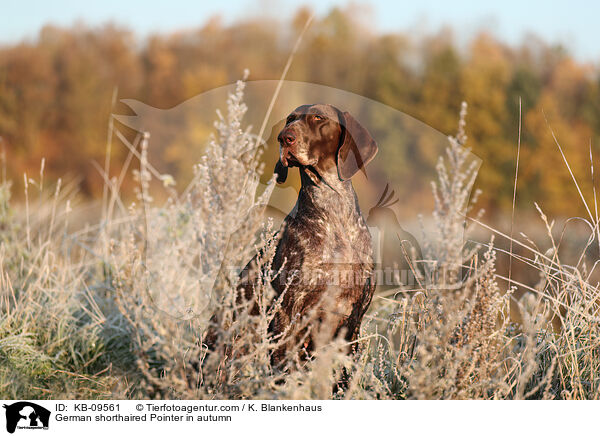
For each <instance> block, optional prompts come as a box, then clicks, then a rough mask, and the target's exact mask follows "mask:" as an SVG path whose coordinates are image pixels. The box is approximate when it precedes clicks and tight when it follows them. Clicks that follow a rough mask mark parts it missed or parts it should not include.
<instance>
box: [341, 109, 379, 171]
mask: <svg viewBox="0 0 600 436" xmlns="http://www.w3.org/2000/svg"><path fill="white" fill-rule="evenodd" d="M340 124H341V125H342V136H343V137H342V143H341V145H340V147H339V148H338V151H337V170H338V176H339V177H340V179H341V180H348V179H350V178H351V177H352V176H353V175H354V174H356V172H357V171H358V170H360V169H362V170H363V171H364V167H365V165H367V164H368V163H369V162H370V161H371V160H372V159H373V158H374V157H375V155H376V154H377V149H378V148H377V143H376V142H375V140H374V139H373V137H372V136H371V135H370V134H369V132H368V131H367V129H365V128H364V127H363V126H362V125H361V124H360V123H359V122H358V121H356V119H355V118H354V117H353V116H352V115H350V114H349V113H348V112H341V113H340Z"/></svg>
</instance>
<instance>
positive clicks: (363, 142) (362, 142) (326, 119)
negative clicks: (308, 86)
mask: <svg viewBox="0 0 600 436" xmlns="http://www.w3.org/2000/svg"><path fill="white" fill-rule="evenodd" d="M277 140H278V141H279V145H280V150H279V161H278V162H277V165H276V166H275V173H276V174H277V182H278V183H283V182H285V180H286V178H287V172H288V168H289V167H293V166H297V167H300V169H301V170H305V171H306V173H307V174H308V175H309V177H310V178H311V179H312V180H313V181H314V182H315V183H318V182H319V180H320V179H322V178H325V177H326V175H327V176H332V175H333V174H334V173H335V175H336V177H338V178H339V179H340V180H342V181H344V180H348V179H350V178H351V177H352V176H353V175H354V174H356V172H357V171H358V170H360V169H363V168H364V166H365V165H367V163H369V162H370V161H371V159H373V157H375V154H376V153H377V144H376V143H375V140H374V139H373V138H372V137H371V135H370V134H369V132H368V131H367V129H365V128H364V127H363V126H362V125H360V123H359V122H358V121H356V119H355V118H354V117H353V116H352V115H350V114H349V113H348V112H342V111H340V110H339V109H337V108H335V107H333V106H331V105H327V104H313V105H303V106H300V107H298V108H296V109H295V110H294V111H293V112H292V113H291V114H290V115H289V116H288V117H287V120H286V123H285V126H284V128H283V129H282V130H281V132H280V133H279V136H278V137H277Z"/></svg>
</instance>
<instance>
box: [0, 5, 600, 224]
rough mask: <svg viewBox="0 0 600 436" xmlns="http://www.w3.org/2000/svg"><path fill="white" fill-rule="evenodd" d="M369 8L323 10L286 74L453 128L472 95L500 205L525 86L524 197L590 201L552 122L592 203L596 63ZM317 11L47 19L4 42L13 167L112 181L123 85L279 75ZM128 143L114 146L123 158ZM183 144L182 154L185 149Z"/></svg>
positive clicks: (159, 98)
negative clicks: (380, 25) (171, 19)
mask: <svg viewBox="0 0 600 436" xmlns="http://www.w3.org/2000/svg"><path fill="white" fill-rule="evenodd" d="M359 12H360V11H358V13H357V12H356V11H353V10H351V9H333V10H332V11H331V12H330V13H329V14H328V15H327V16H324V17H322V18H319V19H316V20H315V21H314V22H313V23H312V25H311V27H310V29H309V31H308V32H307V33H306V35H305V38H304V39H303V41H302V44H301V47H300V49H299V52H298V54H297V55H296V57H295V58H294V61H293V64H292V68H291V70H290V72H289V74H288V77H287V78H288V79H290V80H299V81H308V82H313V83H318V84H323V85H328V86H331V87H335V88H341V89H345V90H347V91H350V92H353V93H356V94H360V95H364V96H366V97H369V98H372V99H375V100H378V101H381V102H382V103H385V104H387V105H389V106H392V107H394V108H396V109H398V110H401V111H403V112H406V113H408V114H410V115H412V116H414V117H415V118H418V119H420V120H422V121H423V122H425V123H426V124H429V125H431V126H432V127H434V128H436V129H438V130H440V131H441V132H443V133H445V134H451V133H453V132H454V131H455V129H456V124H457V119H458V112H459V109H460V104H461V101H463V100H465V101H467V102H468V104H469V115H468V119H467V120H468V125H467V133H468V135H469V144H470V146H471V147H472V149H473V152H474V153H475V154H477V155H478V156H480V157H481V158H482V159H483V167H482V169H481V171H480V175H479V178H478V182H477V183H478V185H479V187H480V188H482V189H483V190H484V196H483V197H482V202H483V205H484V206H485V207H486V208H487V209H488V210H491V211H492V212H494V211H508V210H510V208H511V203H512V189H513V177H514V167H515V158H516V149H517V138H518V123H519V97H521V98H522V123H523V130H522V136H521V139H522V152H521V167H520V168H521V169H520V176H519V200H520V201H521V202H527V203H528V204H529V205H530V204H531V202H532V201H537V202H538V203H540V204H541V205H542V207H543V208H544V210H545V211H547V212H550V213H555V214H564V215H569V216H570V215H573V214H576V213H579V212H580V211H581V208H580V206H579V205H580V202H579V201H578V200H577V199H575V196H574V193H575V192H576V191H575V189H574V187H573V184H572V182H571V178H570V175H569V173H568V171H567V169H566V168H565V165H564V163H563V162H562V157H561V155H560V153H559V152H558V149H557V146H556V144H555V142H554V140H553V138H552V134H551V131H550V128H549V126H550V127H551V128H552V130H553V131H554V132H555V134H556V136H557V139H558V140H559V142H560V144H561V146H562V147H563V149H564V150H565V153H566V156H567V158H568V160H569V162H570V164H571V166H572V168H573V171H574V173H575V175H576V177H577V179H578V181H579V183H580V184H581V186H582V190H583V192H584V193H585V194H586V195H587V197H588V201H592V203H591V204H593V200H592V199H591V194H590V193H591V191H592V189H591V184H592V178H591V175H590V161H589V147H590V144H591V147H592V148H593V150H594V153H595V156H597V155H598V154H600V153H599V152H600V150H599V147H598V144H599V143H600V72H599V70H598V69H597V68H595V67H594V66H592V65H588V64H583V63H581V62H578V61H576V60H575V59H574V58H573V57H572V56H571V55H569V53H568V52H567V51H566V50H564V49H563V48H561V47H556V46H549V45H547V44H545V43H544V42H543V41H541V40H539V39H537V38H535V37H531V38H528V39H527V41H525V42H524V43H523V44H522V45H521V46H518V47H512V46H508V45H506V44H504V43H502V42H500V41H498V40H496V39H494V38H493V37H492V36H490V35H488V34H485V33H482V34H479V35H478V36H477V37H475V38H474V39H473V40H472V41H471V42H470V44H469V45H468V46H467V47H460V46H459V44H458V43H457V42H456V41H455V39H454V38H453V35H452V31H451V30H450V29H444V30H442V31H440V32H438V33H437V34H433V35H425V36H414V35H411V34H403V33H399V32H398V33H388V34H381V33H379V32H377V31H376V29H373V28H372V26H370V25H369V23H366V22H363V21H361V19H360V18H357V17H360V16H361V14H360V13H359ZM309 16H310V11H309V10H307V9H300V10H298V11H297V12H296V14H295V16H294V17H293V19H292V20H291V22H281V21H277V20H274V19H269V18H253V19H248V20H245V21H239V22H236V23H234V24H232V25H224V24H223V23H222V22H221V21H220V20H219V19H218V18H213V19H211V20H209V21H208V22H206V23H205V24H204V25H203V26H202V27H201V28H198V29H195V30H186V31H182V32H177V33H173V34H169V35H153V36H149V37H148V38H146V39H144V40H140V39H138V38H137V37H136V36H135V35H134V34H133V33H132V32H131V31H129V30H127V29H125V28H122V27H119V26H116V25H106V26H104V27H100V28H91V27H86V26H85V25H81V24H80V25H76V26H74V27H71V28H67V29H65V28H57V27H53V26H47V27H44V28H43V29H42V30H41V31H40V33H39V35H38V36H37V37H36V38H35V39H34V40H28V41H24V42H22V43H19V44H16V45H12V46H4V47H1V48H0V136H2V138H3V144H4V145H3V146H4V148H5V151H6V155H7V163H8V173H9V176H10V177H11V178H13V179H14V181H15V182H16V185H17V187H18V186H19V185H20V183H19V182H20V181H21V180H22V177H23V173H24V172H27V173H28V174H34V173H36V172H37V171H39V166H40V161H41V159H42V157H45V158H46V177H47V178H53V179H56V178H58V177H60V176H63V175H65V174H67V175H71V176H72V177H79V179H78V182H79V184H80V188H81V191H82V192H83V193H84V194H86V195H88V196H90V197H94V196H97V195H98V194H99V193H100V192H102V188H101V187H102V184H103V181H102V178H101V177H100V175H99V173H98V171H96V170H95V169H94V168H93V166H92V165H91V163H90V160H96V161H97V162H103V160H104V153H105V146H106V136H107V123H108V119H109V116H110V114H111V113H112V112H114V111H115V109H114V108H113V107H112V94H113V91H114V89H115V87H118V94H119V97H120V98H135V99H137V100H140V101H143V102H145V103H147V104H149V105H152V106H156V107H160V108H168V107H171V106H174V105H176V104H178V103H180V102H182V101H184V100H186V99H188V98H190V97H192V96H194V95H197V94H198V93H201V92H204V91H207V90H209V89H212V88H215V87H218V86H222V85H226V84H228V83H231V82H233V81H235V80H237V79H239V78H240V77H241V75H242V71H243V70H244V69H245V68H249V69H250V71H251V79H254V80H260V79H276V78H278V77H279V75H280V74H281V71H282V69H283V66H284V64H285V62H286V60H287V58H288V56H289V53H290V51H291V48H292V46H293V44H294V43H295V40H296V38H297V36H298V34H299V33H300V31H301V29H302V28H303V27H304V24H305V22H306V20H307V18H308V17H309ZM129 133H131V132H129ZM125 153H126V150H125V148H124V147H113V162H114V165H113V168H115V171H116V170H117V169H118V166H119V164H120V163H121V162H122V161H123V159H124V157H125ZM171 154H172V155H173V156H172V157H173V158H174V159H176V158H177V154H178V151H177V150H176V149H174V150H172V151H171ZM392 164H393V163H390V165H392ZM174 176H175V177H177V174H174ZM15 191H16V193H17V195H18V191H19V189H15ZM588 194H589V195H588Z"/></svg>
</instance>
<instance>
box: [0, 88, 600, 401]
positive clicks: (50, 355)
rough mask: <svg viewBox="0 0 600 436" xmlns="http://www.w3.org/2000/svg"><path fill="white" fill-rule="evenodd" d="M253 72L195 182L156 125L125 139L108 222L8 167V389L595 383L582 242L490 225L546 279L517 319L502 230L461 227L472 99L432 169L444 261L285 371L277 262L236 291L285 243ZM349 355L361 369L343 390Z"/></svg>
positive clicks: (130, 393) (262, 389) (3, 377)
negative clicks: (130, 179)
mask: <svg viewBox="0 0 600 436" xmlns="http://www.w3.org/2000/svg"><path fill="white" fill-rule="evenodd" d="M243 89H244V83H243V82H240V83H239V85H238V90H237V92H236V93H235V94H234V95H232V96H230V99H229V101H228V113H227V114H224V115H223V116H219V119H218V121H217V123H216V131H217V134H216V135H215V138H214V139H213V141H212V142H211V143H210V144H209V146H208V148H207V151H206V156H205V158H204V159H203V160H202V161H201V162H200V163H199V164H198V165H197V166H196V167H195V174H196V177H195V178H194V181H193V182H192V183H191V184H190V186H188V187H187V188H186V189H185V193H184V194H183V195H177V194H176V193H175V192H174V190H173V189H172V188H171V186H170V185H171V179H170V177H169V176H167V175H161V174H159V173H158V172H157V171H156V170H155V169H154V168H153V167H152V165H151V164H150V163H149V162H148V161H147V158H146V156H147V148H148V146H149V138H147V137H140V138H138V140H137V141H136V143H134V144H127V145H128V146H129V147H130V150H131V154H130V156H129V158H128V159H127V162H126V165H125V170H124V172H123V174H122V175H121V177H119V178H115V179H112V180H108V179H107V180H106V190H105V192H106V195H105V198H104V201H103V205H102V220H101V221H100V222H99V223H98V224H97V225H95V226H91V227H90V226H88V227H85V228H83V229H80V230H77V231H72V230H70V227H69V222H70V221H71V222H73V221H74V220H76V219H77V213H78V212H77V210H75V211H71V210H70V209H71V206H70V202H69V200H68V198H71V196H72V194H71V193H70V192H69V190H68V189H66V190H65V189H64V188H62V189H61V187H60V184H59V186H57V187H55V189H54V190H53V192H52V194H51V195H47V194H46V191H47V188H44V187H43V171H41V172H40V176H39V179H36V180H31V179H29V178H28V177H26V182H27V183H26V185H27V192H26V195H27V202H26V204H25V205H24V207H23V208H22V209H14V208H13V207H12V206H11V205H10V201H9V200H10V198H9V197H10V183H9V182H7V181H6V180H5V181H4V182H3V183H2V185H1V186H0V231H1V233H0V260H1V262H0V396H1V397H4V398H9V397H14V398H186V399H187V398H217V399H218V398H269V399H283V398H294V399H317V398H319V399H321V398H332V397H335V398H345V399H384V398H393V399H405V398H419V399H421V398H422V399H466V398H480V399H499V398H506V399H509V398H511V399H521V398H545V399H546V398H547V399H554V398H569V399H584V398H586V399H592V398H594V399H597V398H598V397H599V392H600V391H599V388H600V380H599V377H598V374H599V372H598V366H600V334H599V333H600V330H599V328H598V286H597V285H595V284H592V283H591V282H590V276H591V273H592V271H589V270H588V269H587V267H586V265H588V263H586V260H585V257H584V254H582V257H581V259H580V260H579V262H578V263H577V264H575V265H568V264H565V263H564V261H563V260H562V259H561V258H560V257H559V249H558V245H559V243H557V242H556V241H555V240H554V239H553V237H552V234H553V232H552V224H551V223H549V222H548V220H547V218H546V217H545V216H544V215H543V213H541V211H540V216H541V225H543V226H545V227H546V228H547V230H548V235H549V238H550V239H549V242H550V244H551V246H552V247H553V249H551V250H549V251H548V252H544V253H542V252H541V251H540V250H539V249H537V248H536V245H535V244H533V242H528V241H526V242H522V241H521V240H518V239H514V238H512V237H510V236H507V235H502V234H500V233H499V232H495V231H492V233H495V234H496V235H495V237H496V238H507V239H508V240H510V241H511V247H512V244H515V246H516V245H518V246H519V247H522V248H523V249H524V250H526V251H527V252H528V253H529V256H526V257H523V256H520V255H519V256H517V255H516V254H512V248H511V255H512V256H514V257H515V259H514V260H515V262H520V263H526V264H527V265H528V266H529V267H530V268H534V269H536V270H538V271H539V275H540V281H539V283H538V284H537V285H535V286H527V288H528V290H529V292H528V293H527V294H526V295H525V296H524V297H523V298H521V299H520V301H518V304H519V307H520V309H521V314H522V318H523V321H522V323H520V324H518V325H517V324H514V323H512V322H511V320H510V319H509V317H508V314H509V303H510V301H511V299H513V300H514V299H515V297H514V293H513V291H514V287H513V288H508V289H507V283H508V282H507V280H506V279H505V278H503V277H500V276H499V275H498V274H496V271H495V258H496V250H495V249H494V244H493V242H494V240H493V238H492V239H491V240H490V242H489V244H483V245H482V246H480V245H474V244H472V243H465V241H466V240H468V238H467V237H463V236H464V235H463V233H464V232H465V231H466V232H467V234H468V232H469V228H467V229H466V230H465V229H464V214H465V213H467V212H468V211H469V210H470V207H471V206H472V204H471V203H470V201H471V200H470V193H471V188H472V184H473V182H474V180H475V176H476V171H475V168H474V167H472V166H469V164H468V161H467V159H466V153H467V152H466V149H465V147H464V146H465V142H466V137H465V135H464V117H465V113H466V107H465V108H463V112H462V113H461V122H460V125H459V131H458V134H457V135H456V137H451V138H449V145H448V150H447V151H448V153H447V156H445V158H444V159H440V163H439V165H438V176H439V177H438V181H437V182H436V183H434V184H433V187H434V189H433V195H434V196H435V202H436V209H435V213H434V216H433V219H434V221H435V224H436V229H437V231H436V232H434V233H433V234H429V235H425V236H426V239H427V241H428V244H427V247H426V250H425V256H426V259H427V261H428V264H429V265H430V267H429V268H427V272H428V277H421V281H420V282H421V284H422V289H420V290H419V291H418V292H414V290H412V291H408V290H406V291H404V290H402V289H399V290H398V291H397V292H394V293H389V292H388V293H387V294H386V295H377V296H376V297H375V299H374V302H373V304H372V307H371V309H370V312H369V314H368V316H367V317H366V319H365V322H364V323H363V328H362V334H361V337H360V338H359V340H358V348H359V352H358V353H357V354H356V355H354V356H348V355H346V353H345V351H344V350H345V346H346V344H344V343H343V342H342V341H334V342H333V343H330V342H329V341H327V340H323V341H322V342H321V343H320V344H318V347H317V351H316V353H315V355H314V358H313V359H311V360H309V361H301V360H298V358H297V356H298V353H297V350H291V351H290V353H289V363H288V371H287V372H285V373H282V372H280V371H277V370H275V369H274V368H272V367H271V364H270V358H269V356H270V353H271V352H272V351H273V350H274V349H275V348H277V347H278V345H280V343H281V342H282V341H284V340H285V337H281V338H271V337H269V336H268V333H267V326H268V324H269V322H270V320H271V318H272V316H273V308H272V307H271V305H270V301H271V298H272V290H271V289H270V285H269V282H270V280H271V278H272V277H269V276H267V277H261V280H259V283H258V285H257V288H256V290H255V299H256V302H257V303H258V307H259V308H260V310H259V312H260V313H259V315H258V316H250V315H248V312H247V311H245V310H242V309H243V308H240V307H238V306H237V303H236V298H235V292H234V289H235V283H236V281H237V271H236V270H235V268H233V267H235V266H239V265H243V263H244V259H248V258H249V257H250V256H251V255H252V254H253V253H254V252H256V251H257V250H259V252H260V253H261V259H262V262H264V263H265V264H267V265H268V264H269V262H270V260H271V258H272V255H273V253H274V248H275V243H276V232H275V230H276V229H273V228H272V225H271V224H270V223H269V222H267V223H263V219H262V214H261V211H262V206H263V205H264V204H265V203H266V202H267V200H268V197H269V195H270V189H271V188H272V186H271V187H269V188H267V190H266V191H265V192H260V193H259V192H257V190H258V187H259V184H258V176H259V174H260V173H261V171H262V168H261V167H260V166H259V164H258V162H259V157H260V152H261V149H260V146H259V144H258V143H257V141H256V137H255V136H253V135H252V134H251V132H250V131H249V130H244V129H243V127H242V117H243V115H244V113H245V111H246V108H245V106H244V104H243V101H242V97H243ZM119 137H120V138H121V140H125V139H124V138H123V137H122V135H121V136H119ZM150 139H151V138H150ZM240 156H241V159H240V158H239V157H240ZM134 158H135V159H134ZM130 162H138V163H139V168H137V169H136V170H135V177H136V178H137V180H138V182H139V191H138V200H137V201H136V203H135V204H131V205H129V206H127V207H126V206H125V205H124V202H123V201H122V199H121V198H120V194H119V187H120V184H121V183H122V180H123V177H124V176H125V171H127V167H128V165H129V163H130ZM225 168H227V177H225V171H224V169H225ZM153 180H158V182H160V183H161V184H162V185H163V186H164V188H165V190H166V191H167V193H169V194H170V198H169V200H168V201H167V202H166V203H165V204H164V205H162V206H156V205H154V204H153V201H152V198H151V197H150V184H151V183H153V182H152V181H153ZM36 197H39V199H38V198H36ZM582 198H583V196H582ZM470 222H471V226H477V225H479V224H480V219H479V218H478V217H475V218H473V219H471V220H470ZM598 223H599V222H598V218H597V217H596V216H592V215H591V213H590V217H588V220H587V224H588V225H589V227H590V229H591V230H590V239H589V244H592V243H597V241H598V239H599V238H598V237H599V236H600V233H599V230H598V227H599V225H598ZM481 225H483V224H481ZM231 235H233V236H231ZM589 244H588V245H589ZM586 248H587V247H581V249H582V253H584V252H585V249H586ZM593 267H595V264H594V265H593ZM592 270H593V268H592ZM442 277H443V280H442V279H441V278H442ZM513 285H515V286H522V287H525V286H526V285H521V284H515V283H514V282H513ZM214 314H218V316H216V317H213V315H214ZM211 318H212V319H213V322H215V323H216V325H215V328H216V330H217V331H218V332H219V342H218V344H217V347H216V351H214V352H211V351H209V350H208V349H207V347H206V346H205V345H204V343H203V340H204V335H205V333H206V326H207V325H208V323H209V320H211ZM552 318H554V319H558V320H560V325H561V328H560V329H555V328H553V327H552V325H551V323H550V320H551V319H552ZM299 322H303V321H302V320H299ZM304 322H306V321H304ZM343 371H346V372H347V373H348V374H350V375H351V379H350V383H349V384H348V386H347V388H346V390H345V391H340V392H336V393H335V394H334V393H333V391H332V386H333V384H334V383H335V382H336V381H337V380H339V379H340V377H341V375H342V373H343Z"/></svg>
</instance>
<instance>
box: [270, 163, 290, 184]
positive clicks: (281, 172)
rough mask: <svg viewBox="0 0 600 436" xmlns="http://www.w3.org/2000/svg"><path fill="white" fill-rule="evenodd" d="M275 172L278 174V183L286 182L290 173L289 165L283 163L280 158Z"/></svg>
mask: <svg viewBox="0 0 600 436" xmlns="http://www.w3.org/2000/svg"><path fill="white" fill-rule="evenodd" d="M273 172H274V173H275V174H277V183H285V180H286V179H287V174H288V167H286V166H284V165H283V164H282V163H281V159H279V160H278V161H277V163H276V164H275V170H274V171H273Z"/></svg>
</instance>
